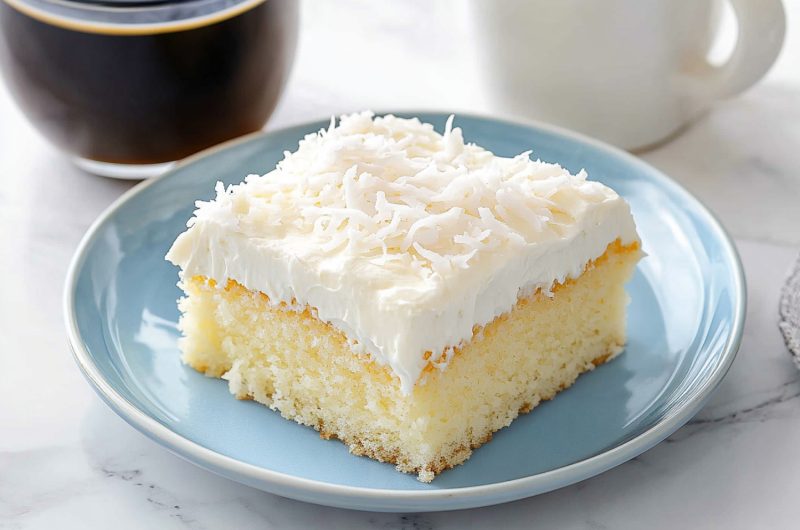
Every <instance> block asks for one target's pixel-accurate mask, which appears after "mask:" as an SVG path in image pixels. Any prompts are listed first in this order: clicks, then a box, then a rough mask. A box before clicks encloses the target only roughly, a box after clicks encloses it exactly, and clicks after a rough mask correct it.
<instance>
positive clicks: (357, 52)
mask: <svg viewBox="0 0 800 530" xmlns="http://www.w3.org/2000/svg"><path fill="white" fill-rule="evenodd" d="M788 7H790V8H791V9H790V12H789V33H788V40H787V44H786V48H785V49H784V52H783V54H782V56H781V58H780V59H779V62H778V64H777V65H776V66H775V68H774V69H773V70H772V71H771V72H770V74H769V76H768V77H767V78H766V79H765V80H764V81H763V82H762V83H761V84H759V85H758V86H756V87H754V88H753V89H751V90H750V91H748V92H746V93H745V94H743V95H741V96H740V97H737V98H735V99H732V100H729V101H724V102H720V103H719V104H717V105H716V106H715V107H714V109H713V110H712V111H711V112H709V113H708V114H707V115H706V116H705V117H703V118H702V119H700V120H699V121H698V122H697V123H695V124H694V125H693V126H691V127H690V128H689V129H688V130H687V131H685V132H684V133H683V134H682V135H681V136H680V137H678V138H677V139H675V140H673V141H672V142H670V143H668V144H666V145H664V146H662V147H660V148H658V149H656V150H654V151H651V152H648V153H645V154H643V155H642V157H643V158H644V159H645V160H647V161H648V162H650V163H652V164H653V165H655V166H656V167H658V168H660V169H662V170H663V171H665V172H666V173H667V174H669V175H671V176H672V177H674V178H675V179H677V180H678V181H680V182H681V183H682V184H684V185H685V186H686V187H687V188H688V189H689V190H691V191H692V192H694V193H695V194H697V196H699V197H700V198H701V200H703V201H704V202H705V203H706V204H707V205H708V206H709V207H710V208H711V209H712V210H713V211H714V212H715V213H716V214H717V215H718V216H719V217H720V219H721V220H722V222H723V223H724V224H725V225H726V226H727V228H728V230H729V231H730V232H731V234H732V235H733V236H734V238H735V239H736V243H737V245H738V248H739V251H740V252H741V256H742V259H743V261H744V266H745V269H746V275H747V282H748V296H749V307H748V314H747V323H746V327H745V334H744V341H743V343H742V347H741V350H740V352H739V355H738V358H737V359H736V362H735V364H734V365H733V368H732V369H731V372H730V373H729V375H728V376H727V378H726V379H725V381H724V382H723V384H722V385H721V387H720V388H719V389H718V391H717V392H716V393H715V394H714V396H713V398H712V399H711V401H710V402H709V403H708V405H707V406H706V407H705V408H704V409H703V410H702V411H701V412H700V414H699V415H698V416H697V417H696V418H695V419H694V420H693V421H691V422H690V423H689V424H688V425H687V426H685V427H684V428H682V429H680V430H679V431H678V432H676V433H675V434H674V435H673V436H671V437H670V438H669V439H668V440H667V441H665V442H664V443H661V444H660V445H658V446H657V447H655V448H654V449H652V450H650V451H648V452H647V453H645V454H643V455H641V456H640V457H638V458H635V459H634V460H632V461H630V462H628V463H626V464H624V465H622V466H619V467H617V468H615V469H613V470H611V471H609V472H606V473H604V474H602V475H600V476H598V477H595V478H593V479H590V480H587V481H585V482H582V483H579V484H576V485H574V486H571V487H567V488H564V489H562V490H559V491H555V492H552V493H549V494H545V495H540V496H538V497H535V498H531V499H526V500H522V501H517V502H514V503H510V504H506V505H501V506H495V507H490V508H483V509H477V510H467V511H461V512H451V513H436V514H420V515H399V514H372V513H364V512H354V511H346V510H338V509H333V508H325V507H319V506H314V505H309V504H304V503H301V502H296V501H292V500H287V499H283V498H280V497H277V496H273V495H269V494H267V493H263V492H260V491H257V490H254V489H251V488H248V487H246V486H242V485H239V484H237V483H234V482H230V481H228V480H226V479H223V478H220V477H217V476H215V475H212V474H210V473H207V472H205V471H203V470H201V469H199V468H196V467H195V466H193V465H191V464H189V463H186V462H184V461H183V460H181V459H179V458H178V457H175V456H173V455H172V454H171V453H169V452H167V451H166V450H164V449H162V448H161V447H160V446H158V445H156V444H155V443H153V442H151V441H150V440H148V439H147V438H145V437H144V436H143V435H141V434H139V433H138V432H137V431H135V430H134V429H133V428H131V427H129V426H128V425H127V424H126V423H125V422H123V421H122V420H121V419H119V418H118V417H117V416H115V415H114V414H113V413H112V412H111V411H110V410H109V409H108V408H107V407H106V406H105V405H104V404H102V403H101V401H100V399H99V398H98V397H97V396H96V395H95V394H94V392H93V391H92V390H91V389H90V387H89V385H88V384H86V382H85V381H84V380H83V378H82V376H81V375H80V373H79V371H78V369H77V368H76V366H75V365H74V362H73V360H72V357H71V355H70V352H69V348H68V346H67V341H66V336H65V332H64V330H63V324H62V317H61V301H60V295H61V291H62V287H63V282H64V276H65V272H66V268H67V264H68V262H69V259H70V257H71V255H72V253H73V251H74V250H75V247H76V246H77V243H78V241H79V239H80V237H81V235H82V234H83V232H84V231H85V230H86V228H87V227H88V226H89V224H90V223H91V222H92V220H93V219H94V218H95V217H96V216H97V215H98V214H99V213H100V212H101V211H102V210H103V209H104V208H105V207H106V206H107V205H108V204H109V203H110V202H111V201H113V200H114V199H115V198H116V197H118V196H119V195H120V194H121V193H122V192H123V191H125V190H126V189H128V188H129V187H130V186H131V185H132V184H131V183H129V182H122V181H114V180H108V179H103V178H98V177H93V176H90V175H87V174H84V173H81V172H80V171H79V170H77V169H75V168H74V167H73V166H72V165H70V163H69V161H68V160H67V159H66V158H65V157H64V156H63V155H62V154H60V153H59V152H57V151H56V150H55V149H53V148H52V147H51V146H50V145H49V144H47V143H46V142H45V141H44V140H43V139H42V138H41V137H40V136H39V135H38V134H37V133H36V132H35V131H34V130H33V129H32V128H31V127H30V125H29V124H28V123H27V122H26V121H25V119H24V118H23V117H22V115H21V114H20V113H19V112H18V110H17V109H16V108H15V106H14V104H13V102H12V101H11V99H10V97H9V95H8V93H7V92H6V91H5V89H4V88H2V86H0V179H1V180H0V183H1V184H0V278H3V279H4V282H3V287H2V294H0V365H1V366H2V368H3V369H2V371H0V528H3V529H9V530H10V529H39V528H110V527H113V528H115V529H116V530H124V529H129V528H130V529H134V528H159V529H172V528H175V529H178V528H192V529H206V528H237V529H239V530H244V529H249V528H260V529H273V528H276V529H277V528H281V529H283V528H298V529H300V528H332V529H338V528H341V529H354V528H375V529H412V528H414V529H433V528H435V529H440V528H441V529H447V528H492V527H494V528H530V527H532V526H534V525H535V526H537V527H542V528H562V529H568V528H621V527H641V526H644V525H647V526H648V527H651V528H674V527H678V528H682V527H691V528H705V527H722V526H725V527H727V528H781V527H784V528H788V527H796V525H797V508H796V506H797V501H796V492H797V491H799V490H800V460H798V459H797V458H796V455H797V454H798V447H800V373H798V371H797V370H796V369H795V367H794V366H793V364H792V362H791V360H790V358H789V356H788V354H787V351H786V348H785V346H784V344H783V342H782V340H781V336H780V333H779V331H778V328H777V318H778V313H777V302H778V293H779V289H780V286H781V284H782V282H783V279H784V277H785V275H786V274H787V272H788V270H789V269H790V267H791V265H792V263H793V262H794V260H795V259H796V257H797V254H798V251H800V171H798V168H800V148H799V147H800V63H798V62H797V60H796V57H797V56H798V54H800V5H798V4H797V3H795V4H792V5H790V6H788ZM462 11H463V10H462V9H461V4H456V2H454V1H453V2H437V3H428V2H425V1H423V0H416V1H413V2H411V1H409V2H395V3H392V4H391V5H389V4H388V3H383V2H382V3H371V2H366V1H357V0H347V1H344V0H342V1H339V2H335V3H333V2H324V1H323V0H306V1H305V2H304V4H303V24H304V27H303V34H302V37H301V42H300V47H299V51H298V57H297V62H296V66H295V69H294V72H293V75H292V79H291V81H290V83H289V86H288V87H287V90H286V93H285V97H284V99H283V101H282V102H281V104H280V107H279V108H278V110H277V112H276V114H275V115H274V117H273V119H272V120H271V121H270V123H269V124H268V127H267V128H268V129H274V128H278V127H282V126H284V125H288V124H291V123H297V122H301V121H305V120H308V119H318V118H320V117H324V116H328V115H330V114H332V113H340V112H343V111H348V110H357V109H361V108H376V109H389V108H414V107H418V108H441V109H454V110H471V111H477V112H484V113H491V112H492V108H491V106H490V105H488V104H487V103H486V99H485V97H484V95H483V93H482V90H481V84H480V82H479V81H480V79H479V75H478V74H479V72H478V71H477V65H476V61H475V59H474V50H472V49H471V48H470V46H469V41H470V39H468V36H467V34H466V32H467V26H466V24H467V22H466V17H465V15H464V13H463V12H462ZM365 20H368V21H369V24H364V23H363V22H364V21H365ZM445 24H447V31H443V30H442V26H443V25H445ZM365 42H369V46H365V45H364V43H365ZM364 61H369V64H370V66H371V69H369V70H365V69H363V68H362V67H361V65H362V64H363V62H364ZM397 65H402V66H401V67H399V68H398V66H397Z"/></svg>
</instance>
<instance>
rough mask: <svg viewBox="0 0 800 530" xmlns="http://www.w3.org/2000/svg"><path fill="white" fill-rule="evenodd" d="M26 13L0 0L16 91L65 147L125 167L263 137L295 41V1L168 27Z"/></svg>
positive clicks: (278, 0) (5, 59) (5, 57)
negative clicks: (253, 135)
mask: <svg viewBox="0 0 800 530" xmlns="http://www.w3.org/2000/svg"><path fill="white" fill-rule="evenodd" d="M12 5H15V7H12ZM176 5H179V6H189V5H190V3H189V2H186V3H183V4H176ZM225 5H226V6H228V9H229V6H230V4H225ZM165 9H169V6H167V7H165ZM181 9H186V8H185V7H182V8H181ZM23 11H24V9H19V5H17V4H15V3H14V2H9V3H6V1H2V0H0V53H2V55H0V59H2V63H3V67H4V73H5V79H6V82H7V84H8V85H9V87H10V89H11V92H12V93H13V95H14V96H15V97H16V99H17V100H18V102H19V104H20V105H21V106H22V108H23V110H24V111H25V113H26V114H27V115H28V117H29V118H30V119H31V121H32V122H33V123H34V124H35V125H36V126H37V127H39V129H40V130H41V131H42V132H43V133H44V134H45V135H46V136H47V137H48V138H49V139H50V140H52V141H53V142H54V143H56V144H57V145H59V146H60V147H62V148H63V149H65V150H67V151H69V152H71V153H73V154H77V155H79V156H81V157H83V158H89V159H93V160H99V161H103V162H112V163H125V164H151V163H159V162H166V161H171V160H177V159H180V158H183V157H185V156H187V155H189V154H191V153H194V152H196V151H199V150H201V149H203V148H205V147H208V146H210V145H213V144H216V143H219V142H221V141H224V140H227V139H229V138H233V137H236V136H240V135H242V134H245V133H248V132H252V131H256V130H258V129H260V128H261V127H262V126H263V124H264V123H265V122H266V120H267V118H268V117H269V115H270V113H271V112H272V110H273V109H274V107H275V105H276V103H277V101H278V97H279V95H280V91H281V88H282V86H283V84H284V82H285V81H286V77H287V75H288V72H289V67H290V63H291V60H292V57H293V54H294V45H295V41H296V32H297V3H296V0H264V1H262V2H257V3H253V4H252V5H251V6H250V7H247V6H245V8H244V11H243V12H240V13H238V14H234V15H232V16H231V15H230V14H228V16H224V15H223V13H224V11H220V13H221V16H220V17H218V18H214V17H213V16H210V17H204V18H203V19H197V18H194V20H195V22H191V21H190V23H185V24H183V25H181V24H177V23H176V24H175V26H174V28H172V29H167V30H165V27H166V26H163V25H162V26H160V27H156V26H152V28H151V27H150V26H148V25H144V26H143V25H131V26H130V27H126V26H125V25H116V26H108V27H104V26H102V25H92V24H89V25H88V26H87V25H82V24H81V23H80V21H79V20H77V21H76V22H75V24H72V23H71V22H70V20H71V19H62V18H58V19H57V20H55V21H54V20H53V19H48V18H46V17H40V16H37V15H36V14H35V13H33V14H24V13H23ZM212 15H213V13H212ZM159 16H160V15H159ZM45 20H47V21H45ZM197 20H200V21H201V22H200V23H199V25H198V22H197ZM130 28H133V30H130ZM151 30H152V31H151Z"/></svg>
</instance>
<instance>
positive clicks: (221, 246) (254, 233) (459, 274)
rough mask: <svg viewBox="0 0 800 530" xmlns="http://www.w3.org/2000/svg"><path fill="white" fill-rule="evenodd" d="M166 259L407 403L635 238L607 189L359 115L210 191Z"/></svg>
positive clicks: (423, 129)
mask: <svg viewBox="0 0 800 530" xmlns="http://www.w3.org/2000/svg"><path fill="white" fill-rule="evenodd" d="M216 191H217V197H216V199H215V200H213V201H210V202H198V203H197V210H196V211H195V215H194V217H193V218H192V219H190V220H189V222H188V223H187V226H188V227H189V229H188V230H187V231H186V232H184V233H183V234H181V235H180V236H179V237H178V239H177V240H176V241H175V244H174V245H173V246H172V248H171V249H170V251H169V253H168V254H167V259H168V260H169V261H171V262H172V263H174V264H175V265H178V266H180V267H181V269H183V273H182V274H183V275H184V276H186V277H191V276H195V275H203V276H207V277H209V278H213V279H215V280H216V281H217V282H219V283H222V284H224V282H225V281H226V280H227V279H229V278H230V279H233V280H236V281H237V282H239V283H240V284H242V285H244V286H245V287H247V288H248V289H251V290H257V291H261V292H263V293H265V294H266V295H267V296H269V298H270V300H271V302H272V303H274V304H279V303H281V302H283V303H286V304H290V306H291V307H297V306H300V307H305V306H306V305H308V306H310V307H312V308H314V309H316V312H317V315H318V317H319V318H320V319H321V320H323V321H325V322H330V323H331V324H332V325H333V326H335V327H336V328H338V329H339V330H341V331H342V332H343V333H344V334H345V335H346V336H347V337H348V338H349V339H350V340H351V342H352V343H353V344H354V346H355V347H356V348H360V349H362V351H366V352H368V353H369V354H371V355H372V356H373V358H374V359H375V360H376V361H377V362H380V363H387V364H388V365H389V366H390V367H391V369H392V370H393V371H394V372H395V373H396V374H397V376H398V377H399V379H400V383H401V385H402V389H403V391H404V392H406V393H409V392H411V391H412V389H413V387H414V384H415V383H416V382H417V380H418V379H419V376H420V374H421V373H422V370H423V369H424V367H425V366H426V364H427V363H428V361H427V360H426V359H425V353H426V352H430V355H429V357H430V360H431V361H433V362H435V363H437V365H438V366H440V367H443V366H444V365H446V363H447V360H448V356H449V354H450V353H451V352H452V348H453V347H454V346H458V345H459V344H462V343H463V342H464V341H469V340H470V339H471V338H472V333H473V327H474V326H483V325H486V324H488V323H489V322H491V321H492V320H493V319H495V318H496V317H497V316H499V315H501V314H503V313H506V312H508V311H510V310H511V309H512V307H513V306H514V304H515V303H516V302H517V299H518V297H519V296H521V295H524V294H527V293H530V292H533V291H534V290H535V289H538V288H542V289H543V290H545V292H549V290H550V288H551V287H552V285H553V283H554V282H564V281H565V280H566V279H567V278H574V277H577V276H579V275H580V274H581V273H582V272H583V269H584V267H585V265H586V263H587V262H588V261H590V260H592V259H594V258H596V257H598V256H600V255H601V254H602V253H603V252H604V251H605V249H606V247H607V246H608V244H609V243H611V242H613V241H614V240H616V239H621V240H622V242H623V243H631V242H633V241H636V240H638V237H637V235H636V228H635V225H634V222H633V218H632V217H631V214H630V210H629V208H628V205H627V204H626V203H625V201H624V200H622V199H621V198H620V197H619V196H618V195H617V194H616V193H615V192H614V191H612V190H611V189H610V188H608V187H606V186H603V185H602V184H600V183H598V182H592V181H587V180H586V174H585V172H583V171H581V172H580V173H579V174H577V175H570V174H569V172H567V171H566V170H564V169H563V168H561V167H560V166H558V165H554V164H547V163H544V162H541V161H538V160H537V161H532V160H530V158H529V153H523V154H521V155H519V156H517V157H514V158H501V157H497V156H494V155H493V154H492V153H491V152H489V151H486V150H484V149H482V148H480V147H478V146H476V145H473V144H465V143H464V140H463V138H462V134H461V130H460V129H459V128H452V117H451V119H450V120H449V121H448V124H447V127H446V129H445V131H444V134H443V135H440V134H438V133H437V132H436V131H434V129H433V126H431V125H430V124H424V123H421V122H420V121H419V120H417V119H411V120H408V119H401V118H397V117H394V116H385V117H378V118H375V117H374V116H373V115H372V113H369V112H364V113H360V114H354V115H350V116H343V117H342V118H341V121H340V123H339V125H338V127H337V126H335V122H334V121H333V120H332V121H331V126H330V128H329V129H327V130H321V131H320V132H319V133H316V134H311V135H308V136H306V137H305V139H303V140H302V141H301V142H300V145H299V148H298V150H297V151H296V152H295V153H291V154H290V153H286V156H285V158H284V160H283V161H281V162H280V163H279V164H278V166H277V168H276V169H275V170H273V171H271V172H270V173H267V174H266V175H263V176H258V175H250V176H248V177H247V178H246V179H245V181H244V182H243V183H242V184H239V185H236V186H229V187H228V188H227V189H225V188H224V187H223V185H222V184H217V188H216Z"/></svg>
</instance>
